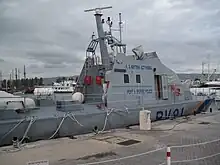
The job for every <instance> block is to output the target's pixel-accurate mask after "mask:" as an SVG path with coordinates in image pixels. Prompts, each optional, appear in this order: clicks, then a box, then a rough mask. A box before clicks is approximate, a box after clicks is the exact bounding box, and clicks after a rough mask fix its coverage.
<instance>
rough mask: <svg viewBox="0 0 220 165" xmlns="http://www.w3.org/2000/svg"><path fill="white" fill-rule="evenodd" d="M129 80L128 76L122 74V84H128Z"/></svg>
mask: <svg viewBox="0 0 220 165" xmlns="http://www.w3.org/2000/svg"><path fill="white" fill-rule="evenodd" d="M129 83H130V80H129V74H124V84H129Z"/></svg>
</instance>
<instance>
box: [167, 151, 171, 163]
mask: <svg viewBox="0 0 220 165" xmlns="http://www.w3.org/2000/svg"><path fill="white" fill-rule="evenodd" d="M167 165H171V151H170V147H167Z"/></svg>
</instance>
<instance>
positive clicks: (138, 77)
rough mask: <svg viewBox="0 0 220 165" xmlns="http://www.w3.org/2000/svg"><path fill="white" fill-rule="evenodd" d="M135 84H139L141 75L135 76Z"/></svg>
mask: <svg viewBox="0 0 220 165" xmlns="http://www.w3.org/2000/svg"><path fill="white" fill-rule="evenodd" d="M138 80H139V81H138ZM136 83H138V84H140V83H141V75H140V74H136Z"/></svg>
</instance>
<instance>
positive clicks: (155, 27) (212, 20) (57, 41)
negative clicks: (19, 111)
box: [0, 0, 220, 77]
mask: <svg viewBox="0 0 220 165" xmlns="http://www.w3.org/2000/svg"><path fill="white" fill-rule="evenodd" d="M109 5H112V6H113V9H111V10H106V11H105V12H104V16H105V17H107V16H111V17H113V20H115V21H116V22H114V23H115V24H114V25H115V27H117V21H118V13H119V12H122V19H123V21H124V23H125V24H124V27H123V40H124V42H125V43H126V44H127V45H128V47H127V49H128V51H129V52H131V49H132V48H133V47H135V46H138V45H143V47H144V50H145V51H157V53H158V55H159V57H160V58H161V60H162V62H164V63H165V64H166V65H168V66H169V67H170V68H172V69H173V70H175V71H176V72H187V73H189V72H197V73H198V72H201V63H202V61H204V60H206V59H207V55H208V54H210V60H211V62H212V63H213V66H212V67H216V66H217V64H218V62H220V19H219V18H220V0H129V1H128V0H120V1H119V0H111V1H109V0H0V70H2V71H3V74H4V75H5V76H6V75H8V74H9V72H10V71H11V70H12V69H13V68H15V67H18V68H20V70H21V71H23V65H26V66H27V75H28V77H33V76H43V77H52V76H62V75H63V76H68V75H75V74H79V73H80V70H81V67H82V64H83V59H84V58H85V49H86V47H87V45H88V43H89V41H90V37H91V35H92V32H93V31H95V32H96V28H95V20H94V16H93V13H84V9H88V8H94V7H101V6H109ZM116 35H118V34H116Z"/></svg>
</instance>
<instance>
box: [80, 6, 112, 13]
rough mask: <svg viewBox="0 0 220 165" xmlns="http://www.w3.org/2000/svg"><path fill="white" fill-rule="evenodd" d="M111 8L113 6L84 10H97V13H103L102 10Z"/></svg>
mask: <svg viewBox="0 0 220 165" xmlns="http://www.w3.org/2000/svg"><path fill="white" fill-rule="evenodd" d="M111 8H112V6H106V7H98V8H93V9H87V10H84V12H90V11H95V14H101V11H102V10H105V9H111Z"/></svg>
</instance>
